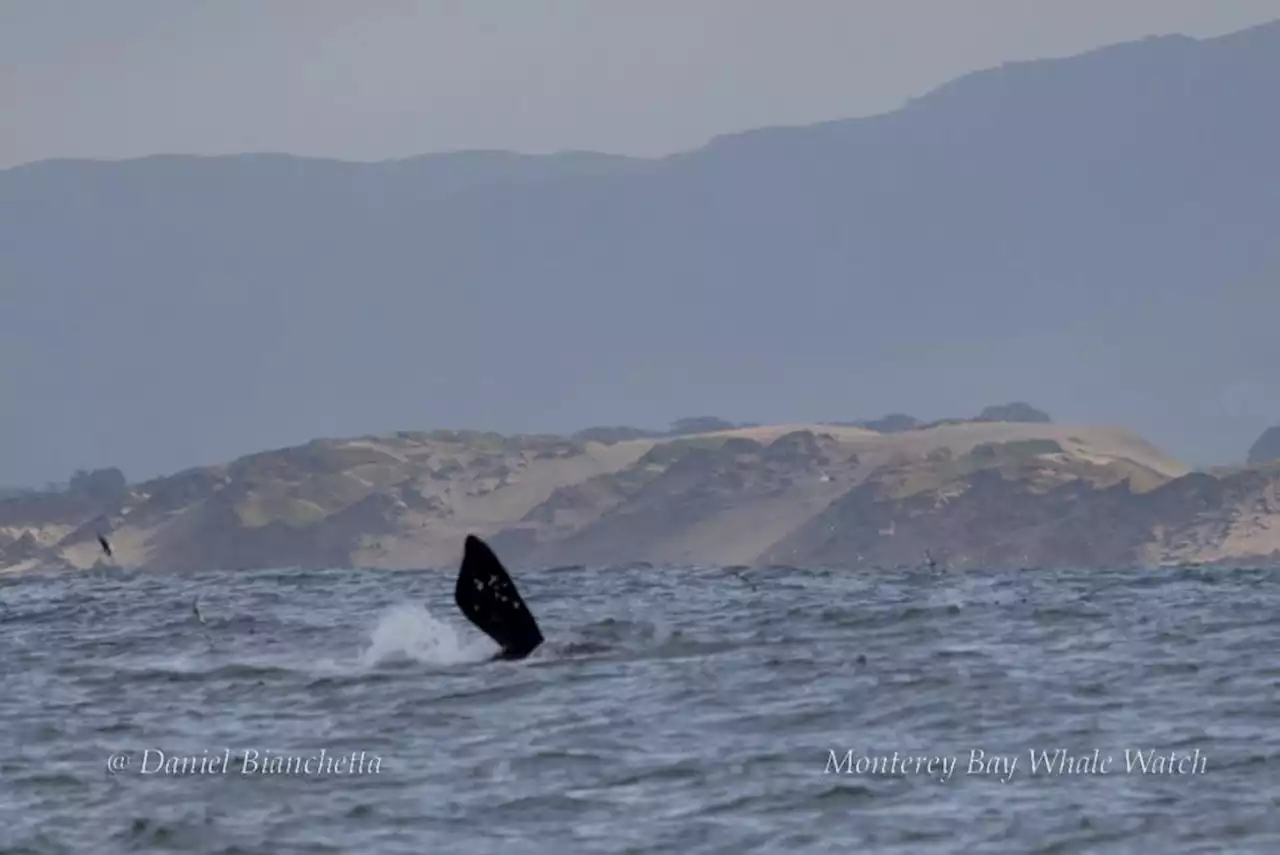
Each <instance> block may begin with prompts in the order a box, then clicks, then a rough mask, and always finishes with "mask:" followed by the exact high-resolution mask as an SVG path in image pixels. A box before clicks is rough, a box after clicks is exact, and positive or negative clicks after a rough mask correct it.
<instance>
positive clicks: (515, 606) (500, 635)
mask: <svg viewBox="0 0 1280 855" xmlns="http://www.w3.org/2000/svg"><path fill="white" fill-rule="evenodd" d="M453 599H454V601H455V602H456V603H457V604H458V608H459V609H461V610H462V613H463V614H464V615H466V616H467V620H469V621H471V622H472V623H473V624H475V625H476V628H477V629H479V630H480V631H481V632H483V633H484V634H485V635H487V636H489V637H490V638H492V639H493V640H494V641H496V642H497V643H498V646H499V647H501V648H502V653H500V654H499V655H498V657H497V658H499V659H523V658H525V657H526V656H528V655H529V654H530V653H532V652H533V651H534V650H536V649H537V648H538V645H540V644H542V632H541V631H540V630H539V629H538V622H537V621H535V620H534V619H533V614H532V613H531V612H530V611H529V607H528V606H526V605H525V604H524V600H523V599H521V598H520V592H519V591H517V590H516V585H515V582H512V581H511V577H510V576H508V575H507V569H506V568H505V567H503V566H502V562H501V561H499V560H498V556H496V555H494V554H493V550H492V549H490V548H489V546H488V544H486V543H485V542H484V541H483V540H481V539H480V538H478V537H476V536H475V535H473V534H469V535H467V541H466V545H465V546H464V547H463V553H462V567H461V568H460V569H459V570H458V583H457V585H455V586H454V589H453Z"/></svg>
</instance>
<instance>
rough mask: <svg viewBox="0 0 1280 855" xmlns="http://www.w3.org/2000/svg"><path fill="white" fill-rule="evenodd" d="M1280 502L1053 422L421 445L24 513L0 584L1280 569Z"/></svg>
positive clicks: (217, 475) (1107, 435)
mask: <svg viewBox="0 0 1280 855" xmlns="http://www.w3.org/2000/svg"><path fill="white" fill-rule="evenodd" d="M1278 485H1280V468H1274V467H1273V468H1268V467H1253V468H1245V469H1240V470H1236V471H1233V472H1230V473H1225V474H1221V475H1218V476H1211V475H1207V474H1203V473H1194V474H1189V472H1188V469H1187V467H1186V466H1185V465H1183V464H1182V463H1180V462H1179V461H1177V460H1174V459H1172V458H1170V457H1168V456H1167V455H1165V454H1163V453H1162V452H1160V451H1159V449H1156V448H1154V447H1153V446H1151V445H1150V444H1149V443H1146V442H1145V441H1143V440H1142V439H1141V438H1139V437H1137V436H1134V435H1133V434H1131V433H1128V432H1126V431H1123V430H1119V429H1114V428H1097V427H1073V426H1063V425H1054V424H1048V423H1007V422H967V423H953V424H941V425H938V426H935V427H926V428H923V429H915V430H906V431H901V432H897V433H891V434H881V433H877V432H875V431H872V430H867V429H864V428H858V427H846V426H834V425H824V424H784V425H764V426H757V427H751V428H738V429H732V430H723V431H715V432H710V433H703V434H697V435H685V436H663V437H647V438H640V439H626V440H622V441H618V442H613V443H609V444H605V443H601V442H595V441H587V442H582V441H577V440H573V439H568V438H564V437H548V436H538V437H530V436H514V437H507V436H501V435H498V434H493V433H481V432H467V431H436V432H431V433H426V432H421V433H417V432H414V433H400V434H395V435H391V436H385V437H362V438H357V439H347V440H317V441H315V442H312V443H309V444H307V445H305V446H298V447H293V448H286V449H279V450H275V451H268V452H263V453H261V454H255V455H250V456H248V457H243V458H240V459H238V460H235V461H232V462H231V463H229V464H226V465H223V466H216V467H207V468H199V469H192V470H188V471H185V472H181V473H178V474H176V475H173V476H170V477H165V478H158V479H154V480H152V481H148V482H143V483H139V484H133V485H129V486H127V487H125V488H122V489H120V490H117V491H105V492H103V491H99V492H97V493H93V494H86V493H85V492H84V491H81V492H80V493H74V492H72V493H60V494H34V495H28V496H24V497H18V498H11V499H8V500H5V501H3V502H0V567H2V568H3V570H4V571H10V572H12V571H19V570H24V569H32V568H38V567H71V568H87V567H92V566H95V565H98V564H108V565H116V566H123V567H152V568H173V569H193V568H195V569H198V568H206V567H232V568H258V567H273V566H274V567H279V566H346V565H354V566H371V567H387V568H408V567H424V566H452V565H453V564H455V563H456V561H457V558H458V554H459V549H460V546H459V544H461V543H462V541H463V538H464V537H465V535H466V534H467V533H471V532H474V533H478V534H480V535H481V536H484V537H486V538H487V539H489V540H490V541H491V542H492V543H493V545H494V548H495V549H497V550H498V551H499V552H501V553H502V554H503V555H504V556H508V557H509V560H511V561H513V562H519V563H523V564H534V565H549V564H582V563H593V564H612V563H623V562H631V561H651V562H668V563H714V564H821V565H831V566H849V567H876V566H898V565H911V566H914V565H918V564H919V563H920V562H921V560H922V556H923V555H924V554H925V553H926V551H927V552H928V554H929V555H930V556H932V557H933V558H934V559H935V560H937V561H938V562H940V563H942V564H945V565H946V566H949V567H955V568H962V567H967V566H1051V565H1064V564H1070V565H1075V566H1095V565H1097V566H1101V565H1115V564H1155V563H1178V562H1188V561H1226V560H1247V561H1263V560H1271V558H1270V556H1280V518H1278V517H1277V515H1278V514H1280V494H1278V493H1277V490H1278V489H1280V487H1278ZM103 532H109V533H110V538H111V544H112V548H113V555H112V556H107V555H105V554H104V552H103V551H102V549H101V547H100V545H99V544H98V541H97V535H98V534H99V533H103Z"/></svg>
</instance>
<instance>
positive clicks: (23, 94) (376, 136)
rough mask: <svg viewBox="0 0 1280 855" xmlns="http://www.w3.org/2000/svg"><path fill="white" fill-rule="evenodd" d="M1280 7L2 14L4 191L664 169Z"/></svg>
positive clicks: (388, 0)
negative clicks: (91, 168)
mask: <svg viewBox="0 0 1280 855" xmlns="http://www.w3.org/2000/svg"><path fill="white" fill-rule="evenodd" d="M1277 18H1280V0H1052V2H1051V0H877V2H870V0H768V2H765V0H631V2H625V3H624V2H612V0H592V2H587V0H579V1H578V2H564V0H490V2H481V0H468V2H462V1H461V0H457V1H456V2H428V0H418V2H409V0H341V2H338V0H270V2H267V0H205V2H187V1H186V0H111V2H103V0H79V2H71V0H0V116H3V119H2V121H3V133H0V168H2V167H6V166H11V165H14V164H17V163H22V162H25V161H29V160H38V159H42V158H48V157H60V156H90V157H129V156H137V155H144V154H152V153H156V152H189V153H202V154H215V153H229V152H242V151H286V152H292V153H296V154H310V155H324V156H333V157H342V158H350V159H380V158H386V157H401V156H406V155H411V154H420V153H424V152H434V151H447V150H456V149H468V148H504V149H512V150H516V151H527V152H543V151H554V150H560V149H594V150H598V151H608V152H617V153H624V154H639V155H656V154H662V153H666V152H671V151H675V150H680V149H687V148H692V147H696V146H698V145H700V144H701V143H703V142H704V141H706V140H707V139H708V138H709V137H711V136H714V135H716V134H719V133H725V132H732V131H736V130H743V129H747V128H753V127H760V126H764V125H771V124H797V123H806V122H811V121H817V120H824V119H834V118H846V117H853V116H860V115H866V114H869V113H875V112H880V111H883V110H886V109H892V108H894V107H896V106H898V105H899V104H901V103H902V102H903V100H904V99H906V98H910V97H912V96H915V95H919V94H922V93H923V92H925V91H926V90H928V89H930V88H932V87H934V86H936V85H938V84H941V83H943V82H945V81H947V80H949V79H951V78H953V77H955V76H957V75H959V74H962V73H964V72H966V71H970V70H973V69H976V68H982V67H986V66H990V65H997V64H999V63H1001V62H1003V61H1008V60H1018V59H1033V58H1038V57H1049V56H1062V55H1067V54H1072V53H1078V52H1081V51H1083V50H1087V49H1089V48H1092V47H1096V46H1099V45H1103V44H1108V43H1112V42H1117V41H1126V40H1131V39H1135V38H1141V37H1143V36H1146V35H1162V34H1168V33H1183V34H1186V35H1191V36H1211V35H1218V34H1221V33H1225V32H1229V31H1231V30H1236V29H1241V28H1244V27H1247V26H1250V25H1253V24H1258V23H1262V22H1265V21H1268V20H1275V19H1277Z"/></svg>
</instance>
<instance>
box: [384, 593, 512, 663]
mask: <svg viewBox="0 0 1280 855" xmlns="http://www.w3.org/2000/svg"><path fill="white" fill-rule="evenodd" d="M497 649H498V648H497V646H496V645H494V644H493V642H491V641H490V640H489V639H488V638H486V637H485V636H483V635H480V634H479V633H476V634H475V635H474V636H468V637H465V638H464V637H463V636H462V635H461V634H460V633H459V632H458V629H457V628H456V627H454V626H453V625H452V624H449V623H447V622H445V621H442V620H440V619H439V618H437V617H435V616H434V615H432V614H431V612H429V611H428V610H427V609H426V608H424V607H423V606H420V605H417V604H414V603H401V604H400V605H397V606H394V607H392V608H391V609H389V610H388V611H387V612H386V613H385V614H383V616H382V617H381V618H380V619H379V620H378V625H377V626H375V627H374V629H373V633H372V635H371V637H370V639H369V646H368V647H367V648H366V649H365V651H364V654H363V655H362V656H361V663H362V664H363V665H364V666H365V667H370V666H373V665H377V664H379V663H382V662H386V661H389V660H394V659H398V658H407V659H412V660H414V661H416V662H425V663H428V664H431V665H459V664H462V663H464V662H482V661H484V660H485V659H488V658H489V657H491V656H493V654H494V653H495V652H497Z"/></svg>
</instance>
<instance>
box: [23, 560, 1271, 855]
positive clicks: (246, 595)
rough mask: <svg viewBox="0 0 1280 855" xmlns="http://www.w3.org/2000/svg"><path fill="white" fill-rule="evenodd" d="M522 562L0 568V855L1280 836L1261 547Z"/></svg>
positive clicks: (1155, 845) (1178, 846)
mask: <svg viewBox="0 0 1280 855" xmlns="http://www.w3.org/2000/svg"><path fill="white" fill-rule="evenodd" d="M512 571H513V576H514V577H515V579H516V582H517V584H518V585H519V587H520V589H521V592H522V593H523V595H524V597H525V599H526V601H527V602H528V603H529V605H530V606H531V608H532V609H533V611H534V613H535V614H536V615H537V617H538V620H539V622H540V624H541V625H542V629H543V632H544V634H545V635H546V637H547V643H546V644H545V645H544V647H543V648H542V649H540V650H539V651H538V652H537V653H536V654H535V655H534V656H533V657H531V658H530V659H528V660H525V661H523V662H488V661H485V660H487V658H488V657H489V656H490V655H491V654H492V653H493V652H494V647H493V645H492V643H491V642H489V641H488V639H486V638H485V637H483V636H482V635H480V634H479V633H478V632H476V631H475V630H474V629H472V628H471V627H470V625H469V624H467V623H466V622H465V620H464V619H463V618H462V616H461V615H460V613H458V611H457V610H456V609H455V607H454V605H453V602H452V591H453V580H454V576H453V573H452V572H450V571H439V570H433V571H422V572H395V573H389V572H373V571H356V570H332V571H323V572H315V571H311V572H304V571H289V570H281V571H273V572H238V573H208V574H199V575H166V574H154V573H153V574H142V573H133V572H122V571H95V572H90V573H84V574H78V575H71V574H68V575H35V576H26V577H17V578H12V577H11V578H4V579H0V852H2V853H19V852H21V853H76V855H79V853H95V855H96V853H114V852H153V851H154V852H161V851H163V852H180V853H222V855H232V853H237V855H252V853H263V855H288V854H289V853H299V854H300V853H348V852H349V853H415V855H417V853H427V852H430V853H435V852H441V853H444V852H448V853H463V855H467V853H489V852H502V853H524V852H529V853H543V852H545V853H577V852H585V853H670V852H689V853H713V852H714V853H726V855H741V853H755V852H761V853H775V852H776V853H788V852H840V853H846V852H893V853H966V854H967V855H972V853H987V852H991V853H1072V852H1090V853H1094V852H1098V853H1111V852H1115V853H1129V852H1131V853H1140V855H1151V853H1160V854H1161V855H1172V853H1189V852H1205V853H1210V852H1213V853H1218V852H1231V853H1267V855H1274V853H1277V852H1280V652H1278V651H1280V621H1278V620H1277V617H1278V615H1280V576H1278V575H1277V574H1275V573H1269V572H1267V571H1262V570H1248V569H1238V570H1226V569H1224V570H1216V569H1215V570H1205V569H1186V570H1161V571H1138V570H1132V571H1130V570H1115V571H1098V570H1093V571H1079V572H1049V571H1043V570H1026V571H1021V572H1012V573H1003V572H1002V573H995V572H992V573H987V572H965V573H946V572H942V571H927V570H921V571H901V572H892V571H881V572H875V573H870V572H857V573H855V572H834V571H822V570H806V569H796V568H773V569H767V570H757V571H751V572H747V573H745V574H739V573H735V572H733V571H730V570H725V569H720V568H707V567H670V568H662V567H629V568H628V567H622V568H604V569H602V568H566V569H546V570H534V569H523V568H519V567H513V568H512ZM193 601H196V602H197V606H198V609H196V608H193ZM197 611H198V613H199V614H197ZM1058 752H1063V753H1058ZM1095 752H1096V753H1095ZM1033 760H1034V761H1036V762H1034V763H1033ZM1067 760H1070V763H1069V764H1068V763H1067V762H1066V761H1067ZM1050 765H1052V768H1051V769H1050V768H1048V767H1049V766H1050Z"/></svg>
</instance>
